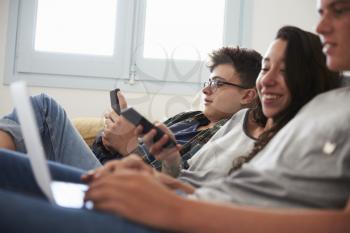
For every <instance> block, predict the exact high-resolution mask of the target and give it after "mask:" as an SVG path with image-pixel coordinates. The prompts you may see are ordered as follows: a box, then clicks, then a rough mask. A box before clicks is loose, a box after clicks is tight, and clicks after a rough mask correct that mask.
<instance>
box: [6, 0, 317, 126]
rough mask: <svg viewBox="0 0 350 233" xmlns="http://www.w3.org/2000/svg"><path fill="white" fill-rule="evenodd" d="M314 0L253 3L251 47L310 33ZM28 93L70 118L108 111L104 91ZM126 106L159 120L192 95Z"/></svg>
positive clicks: (139, 97)
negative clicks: (278, 36)
mask: <svg viewBox="0 0 350 233" xmlns="http://www.w3.org/2000/svg"><path fill="white" fill-rule="evenodd" d="M9 1H10V0H0V115H3V114H5V113H7V112H9V111H10V110H11V109H12V103H11V98H10V95H9V90H8V86H5V85H4V84H3V80H4V61H5V48H6V37H7V34H6V31H7V21H8V20H7V18H8V5H9ZM315 5H316V3H315V0H255V3H254V9H252V11H253V21H252V26H253V27H252V28H253V31H252V41H251V45H252V48H254V49H256V50H257V51H259V52H261V53H264V51H265V49H266V47H267V46H268V44H269V42H270V41H271V40H272V39H273V37H274V36H275V33H276V32H277V29H278V28H279V27H280V26H282V25H286V24H290V25H296V26H299V27H301V28H303V29H306V30H310V31H313V28H314V25H315V24H316V21H317V15H316V10H315ZM30 91H31V94H37V93H41V92H45V93H47V94H49V95H51V96H53V97H54V98H55V99H57V100H58V102H59V103H61V104H62V105H63V106H64V108H65V109H66V110H67V113H68V115H70V116H71V117H78V116H96V117H100V116H102V115H103V112H104V111H105V110H106V109H107V108H108V105H109V99H108V98H109V97H108V93H107V92H105V91H94V90H76V89H62V88H43V87H32V88H30ZM125 95H126V97H127V98H128V100H129V103H130V105H133V106H135V107H136V108H137V109H138V110H139V111H140V112H142V113H143V114H145V115H146V116H147V117H149V118H150V119H152V120H155V119H158V120H162V119H164V117H166V116H171V115H173V114H175V113H177V112H180V111H183V110H185V109H188V108H189V107H190V105H191V102H192V96H171V95H159V94H156V95H144V94H135V93H125Z"/></svg>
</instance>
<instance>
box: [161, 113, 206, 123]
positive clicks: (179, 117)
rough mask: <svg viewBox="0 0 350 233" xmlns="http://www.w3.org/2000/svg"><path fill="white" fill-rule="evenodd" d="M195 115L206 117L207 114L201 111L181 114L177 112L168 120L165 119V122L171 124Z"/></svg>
mask: <svg viewBox="0 0 350 233" xmlns="http://www.w3.org/2000/svg"><path fill="white" fill-rule="evenodd" d="M194 117H205V116H204V114H203V113H202V112H201V111H187V112H181V113H179V114H176V115H175V116H172V117H170V118H168V119H167V120H166V121H164V124H166V125H168V126H169V125H172V124H174V123H177V122H180V121H184V120H188V119H192V118H194Z"/></svg>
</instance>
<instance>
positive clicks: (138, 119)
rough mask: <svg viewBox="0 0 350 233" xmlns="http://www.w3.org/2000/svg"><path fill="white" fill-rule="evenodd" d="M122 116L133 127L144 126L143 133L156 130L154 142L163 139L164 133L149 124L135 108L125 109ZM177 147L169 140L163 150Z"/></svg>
mask: <svg viewBox="0 0 350 233" xmlns="http://www.w3.org/2000/svg"><path fill="white" fill-rule="evenodd" d="M121 115H122V116H123V117H125V119H127V120H128V121H130V122H131V123H132V124H133V125H135V126H138V125H142V127H143V132H142V133H144V134H145V133H148V132H149V131H150V130H151V129H156V131H157V134H156V135H155V136H154V138H153V142H157V141H158V140H159V139H161V138H162V137H163V135H164V132H163V131H162V130H161V129H159V128H158V127H156V126H155V125H153V124H152V123H151V122H149V121H148V120H147V119H146V118H144V117H143V116H142V115H141V114H140V113H138V112H137V111H136V110H135V109H133V108H127V109H124V110H123V111H122V112H121ZM175 145H176V143H175V142H174V141H173V140H172V139H169V140H168V141H167V142H166V143H165V144H164V145H163V148H172V147H174V146H175Z"/></svg>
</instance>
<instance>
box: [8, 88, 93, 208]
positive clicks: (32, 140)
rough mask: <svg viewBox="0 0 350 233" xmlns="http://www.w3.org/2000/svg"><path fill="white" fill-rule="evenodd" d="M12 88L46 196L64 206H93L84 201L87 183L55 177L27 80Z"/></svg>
mask: <svg viewBox="0 0 350 233" xmlns="http://www.w3.org/2000/svg"><path fill="white" fill-rule="evenodd" d="M10 91H11V95H12V99H13V103H14V106H15V108H16V111H17V116H18V120H19V122H20V124H21V130H22V134H23V139H24V142H25V145H26V148H27V154H28V157H29V160H30V164H31V167H32V170H33V173H34V177H35V179H36V182H37V184H38V186H39V187H40V188H41V190H42V191H43V193H44V194H45V196H46V197H47V199H48V200H49V201H50V202H51V203H55V204H57V205H60V206H64V207H70V208H82V207H87V208H89V207H91V203H89V205H84V200H83V199H84V193H85V191H86V190H87V186H86V185H83V184H75V183H66V182H59V181H52V179H51V175H50V172H49V168H48V165H47V161H46V156H45V152H44V149H43V145H42V142H41V137H40V135H39V128H38V126H37V122H36V121H35V118H34V111H33V107H32V103H31V101H30V99H29V95H28V90H27V86H26V83H25V82H24V81H18V82H14V83H12V84H11V86H10Z"/></svg>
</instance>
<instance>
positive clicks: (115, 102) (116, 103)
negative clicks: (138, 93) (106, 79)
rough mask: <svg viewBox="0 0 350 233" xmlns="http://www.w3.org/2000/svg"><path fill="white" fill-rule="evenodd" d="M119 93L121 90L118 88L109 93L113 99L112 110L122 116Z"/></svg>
mask: <svg viewBox="0 0 350 233" xmlns="http://www.w3.org/2000/svg"><path fill="white" fill-rule="evenodd" d="M118 91H120V89H119V88H116V89H114V90H111V91H110V92H109V95H110V98H111V107H112V109H113V110H114V111H115V112H116V113H117V114H118V115H120V104H119V99H118V95H117V93H118Z"/></svg>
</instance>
